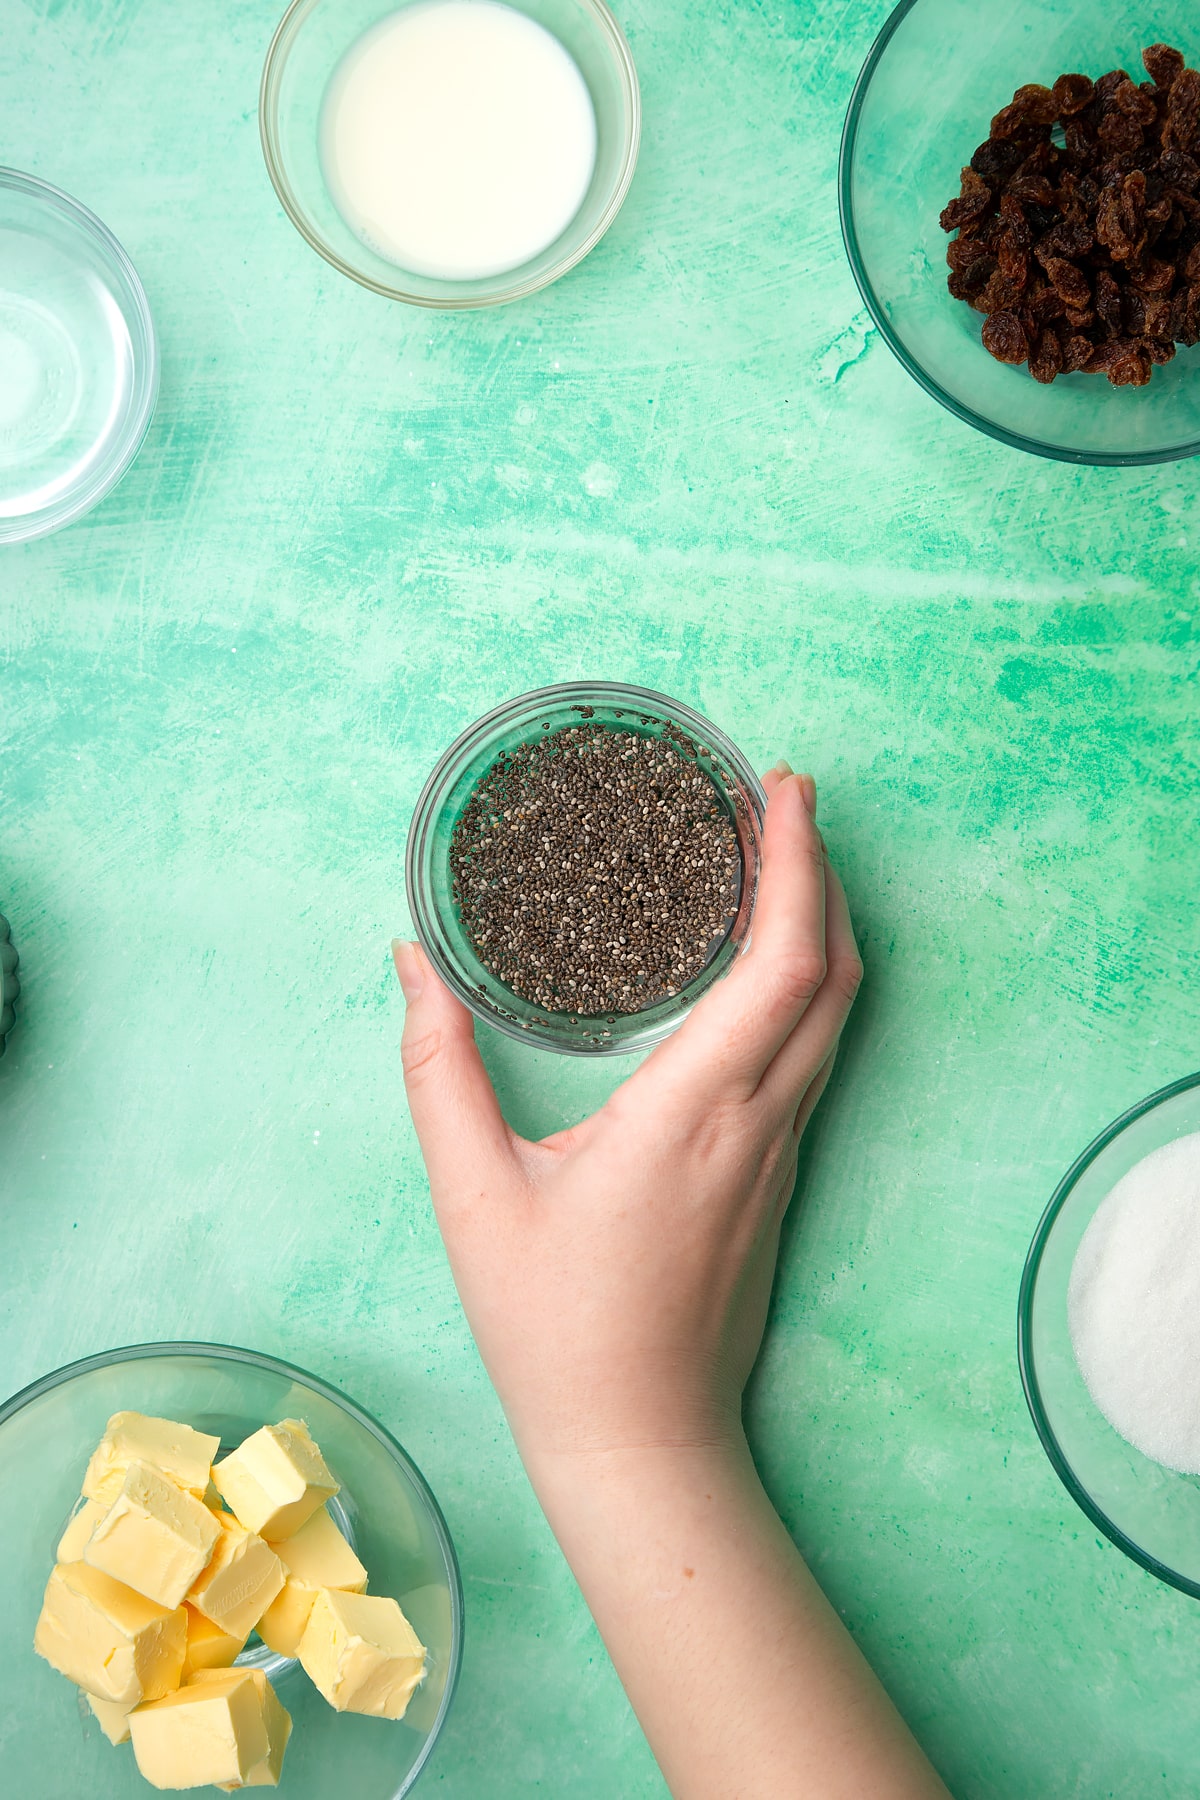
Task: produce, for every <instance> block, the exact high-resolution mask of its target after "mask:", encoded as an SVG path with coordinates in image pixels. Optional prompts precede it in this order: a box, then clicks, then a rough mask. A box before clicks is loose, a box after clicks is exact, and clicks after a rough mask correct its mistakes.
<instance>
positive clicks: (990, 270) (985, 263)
mask: <svg viewBox="0 0 1200 1800" xmlns="http://www.w3.org/2000/svg"><path fill="white" fill-rule="evenodd" d="M995 270H996V259H995V257H994V256H983V257H981V258H980V260H979V261H978V262H974V263H968V264H967V266H966V268H965V269H955V270H954V272H953V274H951V275H950V276H949V277H948V278H947V281H946V286H947V287H948V288H949V289H950V292H951V293H952V294H953V295H954V298H955V299H956V300H965V301H966V302H967V304H968V305H972V304H973V303H974V300H975V298H976V296H977V295H979V294H981V293H982V292H983V290H984V289H985V288H986V287H987V284H988V282H989V281H990V280H991V278H992V276H993V274H994V273H995Z"/></svg>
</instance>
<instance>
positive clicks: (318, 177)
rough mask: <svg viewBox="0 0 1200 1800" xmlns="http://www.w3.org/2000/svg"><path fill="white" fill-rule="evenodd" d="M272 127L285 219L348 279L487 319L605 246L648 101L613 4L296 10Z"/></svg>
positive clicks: (270, 91) (270, 58) (272, 72)
mask: <svg viewBox="0 0 1200 1800" xmlns="http://www.w3.org/2000/svg"><path fill="white" fill-rule="evenodd" d="M259 124H260V129H261V133H262V143H263V154H264V156H265V157H266V162H267V169H268V171H269V173H270V176H271V180H272V181H273V183H274V184H275V190H276V192H277V194H278V195H279V198H280V200H281V201H282V203H283V206H284V210H285V211H286V212H287V214H288V216H289V218H290V219H291V221H292V223H293V224H294V225H295V226H296V228H297V230H298V231H299V232H300V233H301V235H302V236H303V237H304V238H306V239H307V241H308V243H309V244H311V246H312V248H313V249H314V250H316V251H317V252H318V253H319V254H320V255H321V256H323V257H325V259H326V260H327V261H328V262H330V263H332V264H333V266H334V268H336V269H340V270H341V272H342V274H344V275H349V276H350V277H351V278H352V279H353V280H355V281H358V282H361V283H362V285H363V286H364V287H368V288H371V289H372V290H373V291H374V292H375V293H378V294H384V295H387V296H388V297H389V298H390V299H394V300H406V301H408V302H410V303H411V304H413V305H417V306H433V307H477V306H494V305H498V304H500V303H501V302H504V301H508V300H517V299H521V298H523V297H524V296H525V295H527V294H532V293H536V292H537V290H538V289H539V288H543V287H546V286H547V285H548V284H549V283H550V282H552V281H556V280H557V279H558V277H559V276H560V275H563V274H565V273H566V271H567V270H568V269H571V268H573V267H574V265H575V264H576V263H577V262H579V261H580V260H581V259H582V258H583V257H584V256H586V255H587V253H588V251H589V250H591V249H592V248H593V247H594V245H595V244H597V243H598V242H599V240H600V238H601V237H602V236H603V235H604V233H605V232H606V231H607V230H608V227H609V226H610V225H611V224H612V222H613V220H614V219H615V217H616V215H617V213H618V211H619V210H620V207H621V204H622V202H623V200H624V198H625V195H626V193H627V192H628V190H629V184H630V182H631V180H632V179H633V171H634V166H635V164H636V161H637V152H638V142H639V137H640V130H641V103H640V99H639V94H638V83H637V74H636V72H635V70H634V66H633V58H632V56H631V55H630V52H629V46H628V45H627V43H626V42H625V38H624V36H623V34H622V32H621V29H620V26H619V25H618V24H617V22H616V20H615V19H614V18H613V16H612V14H611V13H610V12H609V10H608V8H607V6H605V4H604V0H407V3H401V4H397V0H293V4H292V6H290V7H289V9H288V11H287V12H286V13H285V14H284V17H283V19H282V21H281V22H280V25H279V29H278V30H277V31H276V33H275V37H274V40H273V41H272V44H271V47H270V50H269V51H268V53H267V60H266V64H265V66H264V69H263V78H262V91H261V96H260V102H259Z"/></svg>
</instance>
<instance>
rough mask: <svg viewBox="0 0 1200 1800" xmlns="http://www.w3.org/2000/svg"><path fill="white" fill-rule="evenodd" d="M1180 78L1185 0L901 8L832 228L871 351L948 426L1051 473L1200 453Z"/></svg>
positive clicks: (1198, 93)
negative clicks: (870, 328) (1043, 461)
mask: <svg viewBox="0 0 1200 1800" xmlns="http://www.w3.org/2000/svg"><path fill="white" fill-rule="evenodd" d="M1152 40H1153V41H1152ZM1198 65H1200V9H1197V8H1196V6H1195V3H1194V0H1163V3H1162V4H1160V5H1158V6H1156V7H1155V8H1154V9H1153V10H1152V12H1148V11H1147V9H1146V8H1145V7H1144V6H1134V5H1133V4H1131V3H1129V0H1105V4H1104V5H1096V4H1095V0H1010V4H1008V5H1006V6H1003V7H984V6H980V5H979V4H978V0H902V4H901V5H899V6H898V7H897V8H896V9H895V11H894V12H893V13H892V15H891V17H890V18H889V19H888V21H887V23H886V24H885V25H884V28H883V30H882V31H881V32H880V34H879V37H878V39H877V40H876V42H875V44H874V45H873V47H872V49H871V52H870V55H869V56H868V58H867V61H866V63H865V65H864V67H863V70H862V73H861V75H860V76H859V79H858V83H857V85H856V87H855V90H854V94H853V97H852V99H851V102H850V108H849V111H848V114H847V118H846V127H845V131H844V133H843V138H842V155H841V168H840V177H839V203H840V209H841V219H842V231H843V235H844V238H845V242H846V249H847V253H848V255H849V258H850V263H851V267H852V269H853V271H854V276H855V279H856V281H857V282H858V286H859V288H860V290H861V292H862V296H863V299H864V301H865V302H866V305H867V307H868V310H869V311H870V313H871V315H872V317H873V318H874V321H875V323H876V325H877V326H878V328H879V330H880V332H881V334H882V336H883V337H884V339H885V340H886V342H887V343H888V344H889V345H890V346H891V349H892V350H893V351H894V353H895V354H896V356H897V357H898V358H899V359H900V361H901V363H902V364H903V365H904V367H905V368H906V369H907V370H908V372H909V374H910V375H912V376H913V377H914V379H915V380H917V381H918V382H919V383H920V384H921V386H922V387H923V388H924V389H925V390H926V392H927V393H930V394H932V395H933V397H934V399H935V400H939V401H940V402H941V403H942V405H943V406H945V407H948V408H949V410H950V411H951V412H952V413H954V414H956V416H957V417H958V418H960V419H963V420H965V421H966V423H967V424H969V425H974V426H975V427H977V429H979V430H980V431H984V432H987V433H988V434H989V435H990V436H991V437H994V438H999V439H1000V440H1001V441H1002V442H1004V443H1007V444H1011V445H1013V446H1015V447H1016V448H1017V449H1021V450H1029V451H1032V452H1034V453H1035V454H1037V455H1040V456H1051V457H1057V458H1059V459H1061V460H1063V461H1066V462H1077V463H1100V464H1129V463H1153V462H1168V461H1171V460H1173V459H1175V458H1177V457H1183V456H1192V455H1194V454H1196V452H1197V451H1200V72H1198Z"/></svg>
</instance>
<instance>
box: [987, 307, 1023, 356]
mask: <svg viewBox="0 0 1200 1800" xmlns="http://www.w3.org/2000/svg"><path fill="white" fill-rule="evenodd" d="M983 347H984V349H985V350H987V351H988V352H989V353H990V354H991V355H992V356H994V357H995V359H996V361H997V362H1002V363H1023V362H1024V361H1025V358H1026V357H1027V356H1028V354H1029V344H1028V342H1027V340H1026V337H1025V332H1024V329H1023V328H1022V325H1021V321H1020V319H1018V318H1017V316H1016V314H1015V313H1013V312H1008V311H1001V312H994V313H992V314H991V315H990V316H989V317H988V318H987V319H985V320H984V325H983Z"/></svg>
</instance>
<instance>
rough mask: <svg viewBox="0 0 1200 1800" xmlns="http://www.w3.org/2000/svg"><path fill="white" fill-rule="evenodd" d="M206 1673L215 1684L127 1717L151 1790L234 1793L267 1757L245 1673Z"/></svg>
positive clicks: (255, 1698) (190, 1688)
mask: <svg viewBox="0 0 1200 1800" xmlns="http://www.w3.org/2000/svg"><path fill="white" fill-rule="evenodd" d="M208 1673H210V1674H212V1675H219V1676H220V1679H219V1680H217V1681H214V1682H212V1683H211V1685H210V1684H208V1683H204V1682H199V1683H198V1682H194V1681H193V1682H189V1683H188V1685H187V1687H184V1688H180V1689H178V1691H177V1692H176V1693H174V1694H168V1695H167V1696H166V1698H165V1699H163V1700H155V1701H154V1702H153V1703H152V1704H151V1705H149V1706H139V1707H137V1708H136V1709H135V1710H134V1711H133V1712H131V1713H130V1715H129V1731H130V1735H131V1737H132V1738H133V1754H134V1756H135V1757H136V1759H137V1766H138V1768H139V1770H140V1771H141V1773H142V1775H143V1776H144V1777H145V1779H146V1780H147V1781H148V1782H149V1783H150V1785H151V1787H156V1788H194V1787H208V1786H209V1785H210V1784H214V1783H215V1784H217V1785H221V1784H229V1785H231V1786H235V1787H240V1786H241V1785H242V1784H243V1783H244V1782H245V1781H246V1778H247V1776H248V1775H249V1774H250V1772H251V1770H252V1769H257V1768H259V1767H260V1766H261V1765H262V1764H263V1763H264V1762H265V1761H266V1759H267V1758H268V1757H269V1755H270V1749H271V1746H270V1741H269V1739H268V1737H267V1728H266V1725H265V1724H264V1722H263V1708H262V1701H261V1699H260V1696H259V1691H258V1686H257V1684H256V1683H255V1682H254V1681H253V1680H251V1678H250V1676H249V1673H248V1672H247V1673H245V1674H243V1673H242V1672H241V1671H234V1670H228V1671H226V1670H219V1671H218V1670H215V1669H214V1670H210V1671H208ZM235 1674H236V1675H237V1677H238V1678H237V1679H230V1677H231V1676H234V1675H235Z"/></svg>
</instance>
